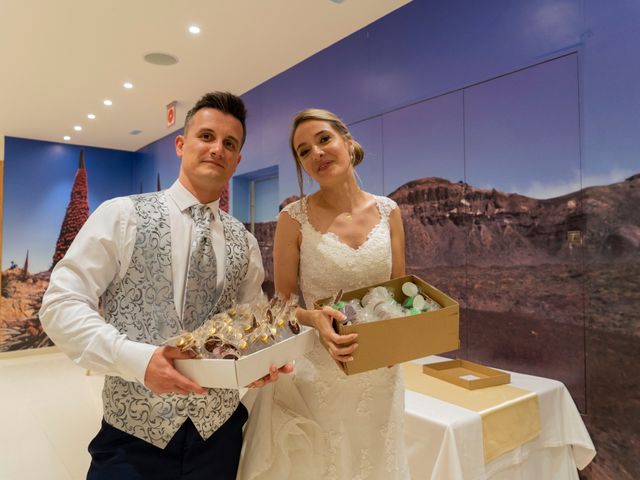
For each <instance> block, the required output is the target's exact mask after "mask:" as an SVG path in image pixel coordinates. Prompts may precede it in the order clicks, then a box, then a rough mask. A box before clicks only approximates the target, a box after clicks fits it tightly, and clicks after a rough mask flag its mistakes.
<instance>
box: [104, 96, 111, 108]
mask: <svg viewBox="0 0 640 480" xmlns="http://www.w3.org/2000/svg"><path fill="white" fill-rule="evenodd" d="M102 103H104V104H105V105H106V106H107V107H110V106H111V105H113V102H112V101H111V100H109V99H108V98H107V99H106V100H105V101H103V102H102Z"/></svg>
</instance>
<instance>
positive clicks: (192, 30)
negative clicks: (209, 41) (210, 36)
mask: <svg viewBox="0 0 640 480" xmlns="http://www.w3.org/2000/svg"><path fill="white" fill-rule="evenodd" d="M189 33H193V34H194V35H197V34H199V33H200V27H198V26H197V25H191V26H190V27H189Z"/></svg>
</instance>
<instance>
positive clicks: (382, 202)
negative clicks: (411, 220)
mask: <svg viewBox="0 0 640 480" xmlns="http://www.w3.org/2000/svg"><path fill="white" fill-rule="evenodd" d="M375 197H376V202H377V203H378V209H379V210H380V213H381V214H382V215H384V216H385V217H386V218H389V215H391V212H392V211H393V209H394V208H396V207H397V206H398V204H397V203H396V202H394V201H393V200H391V199H390V198H389V197H382V196H379V195H376V196H375Z"/></svg>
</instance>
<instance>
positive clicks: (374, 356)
mask: <svg viewBox="0 0 640 480" xmlns="http://www.w3.org/2000/svg"><path fill="white" fill-rule="evenodd" d="M324 305H329V306H333V307H334V308H336V309H337V310H340V311H341V312H342V313H343V314H344V315H345V316H346V319H345V320H343V321H342V322H335V323H334V328H335V330H336V331H337V332H338V333H339V334H341V335H347V334H349V333H357V334H358V339H357V343H358V348H357V349H356V350H355V352H354V353H353V360H352V361H350V362H345V363H343V364H342V367H343V370H344V371H345V373H346V374H347V375H352V374H354V373H360V372H365V371H368V370H373V369H375V368H381V367H386V366H389V365H395V364H398V363H402V362H407V361H410V360H415V359H417V358H421V357H426V356H428V355H434V354H438V353H444V352H448V351H451V350H456V349H457V348H459V346H460V341H459V323H460V307H459V305H458V302H456V301H455V300H453V299H452V298H450V297H448V296H447V295H445V294H444V293H442V292H441V291H440V290H438V289H437V288H435V287H433V286H431V285H429V284H428V283H427V282H425V281H424V280H422V279H420V278H418V277H416V276H414V275H408V276H405V277H401V278H396V279H394V280H389V281H387V282H384V283H381V284H377V285H370V286H368V287H364V288H359V289H357V290H351V291H347V292H338V293H337V294H336V295H335V296H334V297H332V298H325V299H322V300H319V301H318V302H316V307H318V308H320V307H322V306H324Z"/></svg>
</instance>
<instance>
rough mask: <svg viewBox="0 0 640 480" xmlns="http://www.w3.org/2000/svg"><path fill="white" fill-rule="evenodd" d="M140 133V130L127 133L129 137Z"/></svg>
mask: <svg viewBox="0 0 640 480" xmlns="http://www.w3.org/2000/svg"><path fill="white" fill-rule="evenodd" d="M141 133H142V130H131V131H130V132H129V135H140V134H141Z"/></svg>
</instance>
